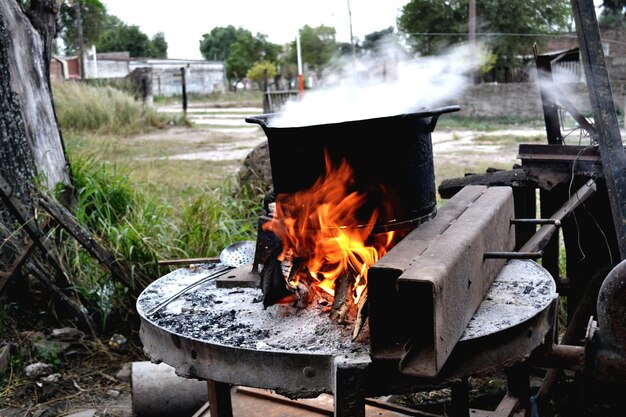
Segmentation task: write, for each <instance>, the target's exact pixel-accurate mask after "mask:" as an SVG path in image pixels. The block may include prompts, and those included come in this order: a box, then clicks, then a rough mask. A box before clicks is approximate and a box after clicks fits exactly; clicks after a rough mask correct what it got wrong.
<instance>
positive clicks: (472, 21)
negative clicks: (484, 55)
mask: <svg viewBox="0 0 626 417" xmlns="http://www.w3.org/2000/svg"><path fill="white" fill-rule="evenodd" d="M468 16H469V22H468V24H467V26H468V27H467V29H468V32H469V33H468V34H469V47H470V59H471V60H472V63H471V66H470V79H471V83H472V85H474V83H476V69H477V68H476V62H477V59H476V0H469V11H468Z"/></svg>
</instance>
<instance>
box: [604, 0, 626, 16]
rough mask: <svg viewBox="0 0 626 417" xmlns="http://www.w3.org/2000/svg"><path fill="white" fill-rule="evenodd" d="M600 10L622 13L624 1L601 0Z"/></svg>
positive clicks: (625, 5) (625, 7)
mask: <svg viewBox="0 0 626 417" xmlns="http://www.w3.org/2000/svg"><path fill="white" fill-rule="evenodd" d="M602 8H603V9H604V10H610V11H615V12H622V13H624V11H625V10H626V0H602Z"/></svg>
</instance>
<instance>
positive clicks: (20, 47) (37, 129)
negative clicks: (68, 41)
mask: <svg viewBox="0 0 626 417" xmlns="http://www.w3.org/2000/svg"><path fill="white" fill-rule="evenodd" d="M55 4H56V7H55ZM58 11H59V9H58V3H57V2H56V0H37V1H35V0H32V1H31V2H30V9H29V10H28V13H27V14H25V13H24V12H23V11H22V9H21V8H20V6H19V5H18V3H17V1H15V0H9V1H2V2H0V108H1V111H0V175H1V176H2V177H3V178H4V179H5V180H6V181H7V182H8V183H9V185H10V186H11V188H12V189H13V192H15V193H16V195H17V196H18V197H19V198H21V199H22V201H24V202H25V203H26V204H28V201H29V199H30V194H29V191H30V187H31V186H32V185H33V184H34V182H35V181H36V179H37V181H40V182H41V183H42V185H44V186H47V188H48V189H49V190H53V189H55V188H56V187H57V186H58V185H63V184H64V185H70V179H69V170H68V162H67V159H66V156H65V147H64V145H63V139H62V137H61V133H60V131H59V129H58V126H57V124H56V116H55V113H54V107H53V105H52V95H51V89H50V82H49V79H48V74H49V72H48V71H47V68H48V62H49V59H50V55H49V54H50V50H49V49H47V45H50V44H51V37H54V34H55V33H56V30H55V27H54V26H55V23H56V18H57V16H56V13H58ZM24 51H28V53H24ZM38 178H39V179H38ZM0 246H2V245H0Z"/></svg>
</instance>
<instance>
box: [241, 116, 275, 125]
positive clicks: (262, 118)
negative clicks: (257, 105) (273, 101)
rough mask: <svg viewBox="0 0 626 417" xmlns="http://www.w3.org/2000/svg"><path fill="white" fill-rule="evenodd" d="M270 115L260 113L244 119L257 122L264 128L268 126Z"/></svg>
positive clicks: (248, 121)
mask: <svg viewBox="0 0 626 417" xmlns="http://www.w3.org/2000/svg"><path fill="white" fill-rule="evenodd" d="M269 116H270V115H269V114H261V115H258V116H249V117H246V118H245V119H244V120H245V121H246V122H247V123H255V124H257V125H260V126H261V127H262V128H266V127H267V121H268V118H269Z"/></svg>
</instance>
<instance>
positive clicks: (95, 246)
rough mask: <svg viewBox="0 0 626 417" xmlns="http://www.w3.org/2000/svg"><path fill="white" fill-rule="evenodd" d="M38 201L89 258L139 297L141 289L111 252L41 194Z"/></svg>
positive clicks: (52, 201) (59, 207) (72, 217)
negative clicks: (93, 259) (96, 261)
mask: <svg viewBox="0 0 626 417" xmlns="http://www.w3.org/2000/svg"><path fill="white" fill-rule="evenodd" d="M38 200H39V204H40V205H41V207H42V208H43V209H44V210H45V211H46V212H48V213H49V214H50V215H51V216H52V217H53V218H54V220H55V221H56V222H58V223H59V225H61V226H62V227H63V228H64V229H65V230H67V231H68V232H69V234H70V235H72V236H73V237H74V238H75V239H76V240H77V241H78V242H79V243H80V244H81V246H82V247H83V248H85V249H86V250H87V252H89V254H90V255H91V256H93V257H94V258H95V259H97V260H98V261H99V262H100V263H101V264H102V265H103V266H105V267H106V268H107V269H108V270H109V272H111V275H112V277H113V278H114V279H116V280H117V281H119V282H120V283H122V284H123V285H124V286H125V287H126V288H128V289H129V290H130V294H131V295H133V296H134V297H137V296H138V295H139V293H140V291H141V288H139V287H138V286H137V285H135V282H134V281H133V279H132V274H131V273H130V271H129V270H128V268H127V267H126V266H125V265H123V264H122V263H121V262H119V261H118V260H117V259H116V258H115V256H114V255H113V254H112V253H111V252H109V251H107V250H106V249H104V247H102V245H100V243H98V241H97V240H96V238H95V237H94V236H93V234H92V233H91V232H90V231H89V230H87V229H86V228H85V227H83V226H82V225H81V224H80V223H79V222H78V220H76V218H75V217H74V216H73V215H72V213H70V212H69V210H67V209H66V208H65V207H63V206H62V205H61V204H59V203H58V202H56V201H54V200H52V199H51V198H50V197H48V196H46V195H44V194H41V193H39V195H38Z"/></svg>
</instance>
